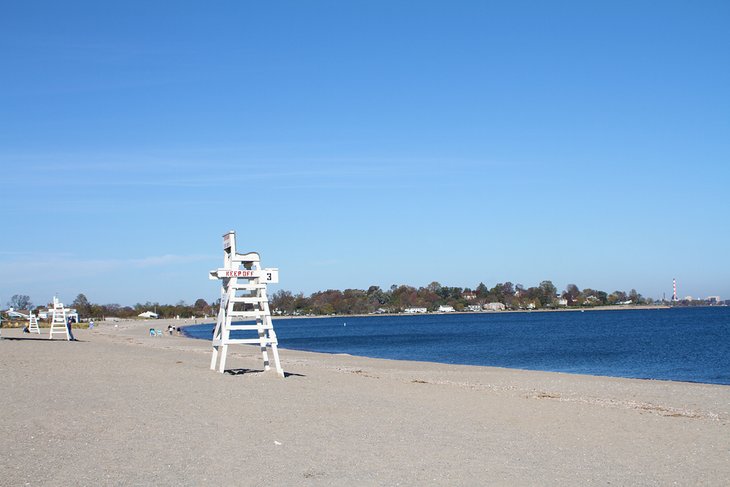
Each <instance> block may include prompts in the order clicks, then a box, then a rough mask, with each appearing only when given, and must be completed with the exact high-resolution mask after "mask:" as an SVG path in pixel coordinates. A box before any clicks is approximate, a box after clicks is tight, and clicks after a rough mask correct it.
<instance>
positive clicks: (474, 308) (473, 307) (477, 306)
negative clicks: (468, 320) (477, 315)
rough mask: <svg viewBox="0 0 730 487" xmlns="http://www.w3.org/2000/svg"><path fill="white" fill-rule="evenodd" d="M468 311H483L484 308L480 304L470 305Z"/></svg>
mask: <svg viewBox="0 0 730 487" xmlns="http://www.w3.org/2000/svg"><path fill="white" fill-rule="evenodd" d="M466 310H467V311H481V310H482V307H481V306H479V305H478V304H470V305H468V306H467V307H466Z"/></svg>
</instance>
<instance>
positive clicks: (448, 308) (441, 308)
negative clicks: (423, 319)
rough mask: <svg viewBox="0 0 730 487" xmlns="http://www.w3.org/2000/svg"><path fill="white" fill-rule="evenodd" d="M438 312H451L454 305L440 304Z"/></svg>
mask: <svg viewBox="0 0 730 487" xmlns="http://www.w3.org/2000/svg"><path fill="white" fill-rule="evenodd" d="M438 312H439V313H453V312H454V307H453V306H445V305H443V304H442V305H441V306H439V309H438Z"/></svg>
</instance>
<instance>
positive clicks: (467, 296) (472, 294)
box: [462, 291, 477, 301]
mask: <svg viewBox="0 0 730 487" xmlns="http://www.w3.org/2000/svg"><path fill="white" fill-rule="evenodd" d="M462 296H463V297H464V299H466V300H467V301H471V300H472V299H476V298H477V293H475V292H474V291H466V292H464V293H462Z"/></svg>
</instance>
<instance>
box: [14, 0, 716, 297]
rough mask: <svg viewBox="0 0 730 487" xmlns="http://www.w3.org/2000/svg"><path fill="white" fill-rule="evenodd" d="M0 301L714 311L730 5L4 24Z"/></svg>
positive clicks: (431, 6)
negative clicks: (267, 288) (240, 277)
mask: <svg viewBox="0 0 730 487" xmlns="http://www.w3.org/2000/svg"><path fill="white" fill-rule="evenodd" d="M0 48H1V49H2V67H1V68H0V73H1V75H0V167H1V168H2V170H1V171H0V182H2V186H1V188H2V190H1V191H0V217H1V221H2V227H1V228H2V230H1V235H2V236H1V237H0V305H3V306H4V305H5V304H6V303H7V301H8V300H9V299H10V297H11V296H12V295H13V294H27V295H29V296H30V297H31V300H32V301H33V302H34V303H35V304H45V303H46V302H48V301H50V300H51V298H52V296H53V294H55V293H57V294H58V295H59V297H61V299H62V300H63V301H66V302H70V301H72V300H73V299H74V298H75V297H76V295H77V294H79V293H84V294H85V295H86V296H87V298H88V299H89V300H90V301H92V302H95V303H119V304H122V305H132V304H135V303H137V302H145V301H159V302H161V303H174V302H177V301H179V300H184V301H186V302H187V303H192V302H193V301H194V300H195V299H197V298H204V299H206V300H208V301H212V300H214V299H216V298H217V297H218V293H219V284H218V283H217V282H215V281H209V280H208V279H207V271H208V270H209V269H213V268H216V267H219V266H220V265H222V249H221V235H222V234H223V233H225V232H226V231H228V230H236V231H237V233H238V239H239V242H240V243H239V247H240V249H241V250H247V251H248V250H255V251H258V252H260V253H261V255H262V262H263V264H264V265H265V266H270V267H279V268H280V272H281V284H280V286H279V288H283V289H288V290H291V291H294V292H298V291H302V292H305V293H307V294H309V293H311V292H313V291H316V290H324V289H328V288H336V289H345V288H367V287H368V286H370V285H372V284H375V285H380V286H382V287H384V288H385V287H389V286H390V285H392V284H410V285H414V286H425V285H427V284H428V283H429V282H431V281H434V280H436V281H439V282H440V283H442V284H444V285H449V286H461V287H471V288H474V287H475V286H476V285H478V284H479V282H484V283H485V284H487V285H488V286H490V287H491V286H493V285H494V284H495V283H497V282H504V281H508V280H509V281H512V282H513V283H521V284H523V285H525V286H526V287H529V286H533V285H537V284H538V283H539V282H540V281H542V280H545V279H550V280H552V281H553V283H554V284H555V285H556V286H557V287H558V288H559V289H564V287H565V285H567V284H568V283H575V284H577V285H578V287H580V288H581V289H582V288H584V287H591V288H594V289H600V290H605V291H608V292H611V291H613V290H617V289H618V290H625V291H629V290H630V289H631V288H636V289H637V290H638V291H639V292H640V293H642V294H644V295H646V296H650V297H654V298H661V297H662V293H666V295H667V297H669V296H671V281H672V278H673V277H676V278H677V280H678V285H679V294H680V297H683V296H685V295H693V296H696V297H697V296H700V297H705V296H707V295H715V294H719V295H720V296H721V297H722V298H723V299H727V298H730V259H728V248H729V247H730V245H729V244H730V225H728V223H727V218H728V210H729V209H730V2H727V1H699V2H688V1H681V2H678V1H663V2H655V1H651V2H649V1H636V0H632V1H617V0H611V1H603V2H602V1H595V2H585V1H573V2H559V1H556V2H543V1H531V2H524V1H502V2H494V1H486V0H484V1H473V2H469V1H458V2H448V1H440V2H433V1H422V0H421V1H411V2H398V1H392V0H389V1H371V0H368V1H351V2H342V1H329V2H322V1H307V2H303V1H291V2H239V1H217V2H202V1H201V2H190V1H186V2H150V1H124V2H99V1H88V2H81V1H70V2H55V1H54V2H51V1H48V2H38V1H32V0H29V1H23V2H3V3H2V5H1V6H0Z"/></svg>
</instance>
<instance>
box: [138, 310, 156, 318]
mask: <svg viewBox="0 0 730 487" xmlns="http://www.w3.org/2000/svg"><path fill="white" fill-rule="evenodd" d="M137 316H139V317H140V318H155V319H157V318H159V316H160V315H158V314H157V313H154V312H152V311H145V312H144V313H140V314H138V315H137Z"/></svg>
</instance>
